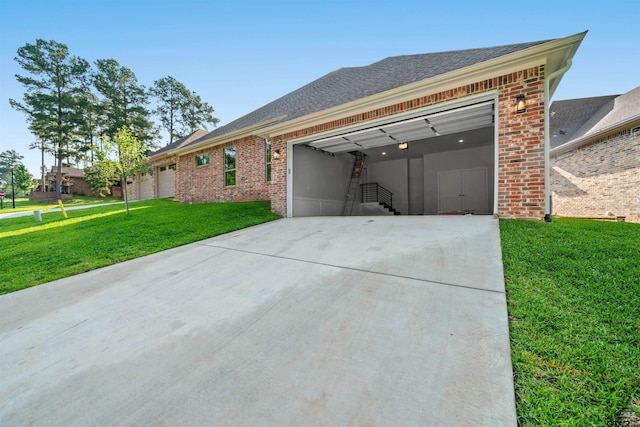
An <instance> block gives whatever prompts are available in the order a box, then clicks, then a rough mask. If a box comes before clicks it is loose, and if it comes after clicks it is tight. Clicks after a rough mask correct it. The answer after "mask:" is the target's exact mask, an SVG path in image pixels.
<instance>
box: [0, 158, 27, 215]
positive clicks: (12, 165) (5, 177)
mask: <svg viewBox="0 0 640 427" xmlns="http://www.w3.org/2000/svg"><path fill="white" fill-rule="evenodd" d="M22 159H24V157H23V156H21V155H20V154H18V153H17V152H15V151H14V150H7V151H3V152H2V153H0V176H2V181H3V182H2V185H3V186H7V187H8V186H9V184H11V200H12V204H13V208H14V209H15V207H16V190H15V187H16V180H15V173H16V169H17V167H18V166H19V165H22V163H21V162H20V161H21V160H22ZM22 167H24V166H22Z"/></svg>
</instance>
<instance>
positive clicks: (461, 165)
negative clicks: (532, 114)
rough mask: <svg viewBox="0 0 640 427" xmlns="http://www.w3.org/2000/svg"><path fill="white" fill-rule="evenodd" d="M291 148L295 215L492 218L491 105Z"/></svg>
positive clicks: (430, 116) (434, 115) (493, 158)
mask: <svg viewBox="0 0 640 427" xmlns="http://www.w3.org/2000/svg"><path fill="white" fill-rule="evenodd" d="M291 148H292V149H293V156H292V166H293V167H292V179H291V185H292V189H291V190H292V191H291V196H292V197H291V198H290V203H292V205H291V208H292V209H291V213H292V216H317V215H394V214H395V215H398V214H400V215H437V214H466V213H471V214H476V215H487V214H492V213H493V206H494V177H495V172H496V171H495V163H496V161H495V160H496V159H495V112H494V101H493V100H491V101H483V102H477V103H475V104H472V105H465V106H462V107H456V108H451V109H448V110H441V111H438V112H434V113H430V114H424V115H421V116H418V117H412V118H410V119H404V120H396V121H393V119H389V121H388V122H387V123H385V124H382V125H377V126H375V127H370V128H367V129H360V130H355V131H352V132H348V133H340V134H336V135H331V136H328V137H324V138H321V139H316V140H310V141H304V142H302V143H299V144H295V145H293V146H292V147H291Z"/></svg>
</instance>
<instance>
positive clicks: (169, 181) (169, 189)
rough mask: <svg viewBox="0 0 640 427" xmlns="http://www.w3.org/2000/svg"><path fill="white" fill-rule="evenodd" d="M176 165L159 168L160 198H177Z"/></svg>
mask: <svg viewBox="0 0 640 427" xmlns="http://www.w3.org/2000/svg"><path fill="white" fill-rule="evenodd" d="M175 169H176V165H175V164H172V165H167V166H161V167H160V168H158V198H161V199H162V198H165V197H175V195H176V188H175V180H176V170H175Z"/></svg>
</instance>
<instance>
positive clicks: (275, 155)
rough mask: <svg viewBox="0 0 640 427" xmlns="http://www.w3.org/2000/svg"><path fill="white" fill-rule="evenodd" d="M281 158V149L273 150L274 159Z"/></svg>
mask: <svg viewBox="0 0 640 427" xmlns="http://www.w3.org/2000/svg"><path fill="white" fill-rule="evenodd" d="M279 158H280V149H279V148H278V149H277V150H276V151H274V152H273V159H274V160H278V159H279Z"/></svg>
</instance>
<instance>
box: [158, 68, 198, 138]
mask: <svg viewBox="0 0 640 427" xmlns="http://www.w3.org/2000/svg"><path fill="white" fill-rule="evenodd" d="M150 93H151V95H153V96H154V97H156V98H157V102H158V106H157V108H156V109H155V111H154V113H155V114H156V115H157V116H158V118H159V119H160V123H162V126H164V128H165V129H166V130H167V132H168V133H169V143H171V142H173V141H175V140H176V139H179V138H182V137H183V136H185V133H184V131H183V130H182V129H181V128H180V127H179V124H180V114H181V112H182V111H183V110H184V109H185V108H186V106H187V102H188V99H189V95H190V93H189V90H188V89H187V88H186V87H185V85H183V84H182V83H180V82H179V81H177V80H176V79H174V78H173V77H171V76H168V77H164V78H162V79H160V80H156V81H155V82H154V83H153V87H152V88H151V89H150Z"/></svg>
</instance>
